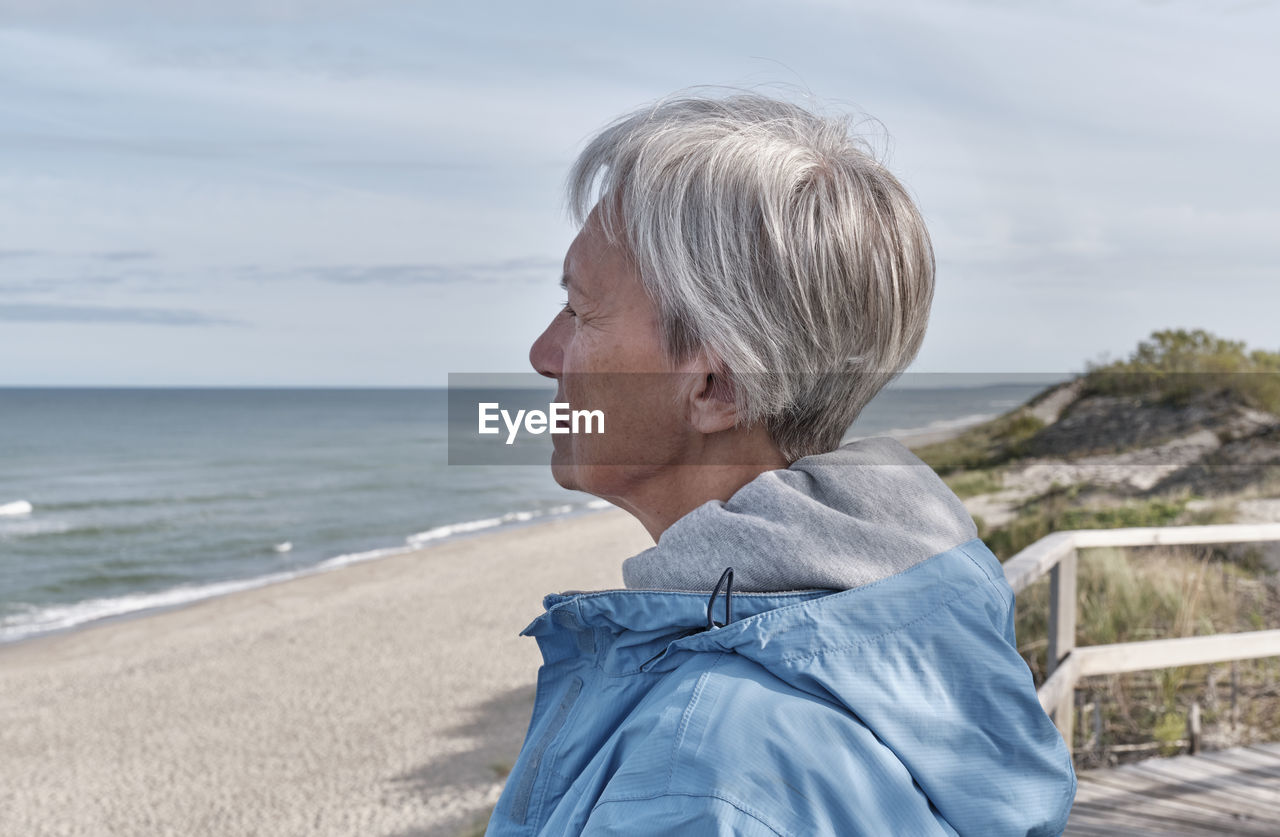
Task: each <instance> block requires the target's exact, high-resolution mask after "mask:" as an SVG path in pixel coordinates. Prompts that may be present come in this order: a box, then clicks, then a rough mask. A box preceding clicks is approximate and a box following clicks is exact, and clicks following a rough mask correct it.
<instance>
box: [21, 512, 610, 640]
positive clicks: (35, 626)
mask: <svg viewBox="0 0 1280 837" xmlns="http://www.w3.org/2000/svg"><path fill="white" fill-rule="evenodd" d="M610 505H612V504H611V503H609V502H607V501H605V500H592V501H589V502H587V503H586V504H585V507H586V508H588V509H600V508H607V507H609V506H610ZM579 508H580V507H578V506H574V505H572V504H565V505H560V506H552V507H550V508H547V509H540V510H534V511H515V512H509V513H507V514H504V515H501V516H499V517H486V518H482V519H480V520H469V521H463V522H461V523H451V524H448V525H445V526H437V527H435V528H433V529H428V530H426V531H425V532H418V533H417V534H414V535H410V536H409V537H408V538H406V539H405V545H404V546H392V547H385V548H383V549H370V550H366V551H363V552H351V553H347V554H344V555H336V556H334V557H332V558H329V559H327V560H325V561H322V562H320V563H319V564H317V565H315V566H313V567H309V568H304V569H298V570H291V571H288V572H278V573H270V574H268V575H262V576H257V577H255V578H247V579H239V580H234V581H219V582H212V583H209V584H188V585H181V586H179V587H173V588H170V589H168V590H161V591H158V592H155V593H134V594H128V595H124V596H114V597H111V598H97V599H87V600H85V601H81V602H75V603H74V604H65V605H46V606H43V607H37V606H34V605H26V606H24V607H23V609H22V610H21V611H19V612H17V613H11V614H9V615H7V616H3V617H0V643H3V642H13V641H15V640H20V639H27V638H29V637H33V636H37V635H39V634H44V633H49V632H50V631H58V630H64V629H67V628H74V627H76V626H78V625H83V624H85V623H86V622H93V621H95V620H98V619H106V618H110V617H115V616H126V615H130V614H136V613H140V612H142V611H147V610H154V609H156V608H164V607H174V606H177V605H184V604H190V603H192V602H197V601H201V600H203V599H210V598H213V597H215V596H222V595H225V594H227V593H236V592H239V591H241V590H252V589H254V588H256V587H265V586H266V585H268V584H275V583H276V582H279V581H288V580H289V579H293V578H299V577H301V576H306V575H312V574H315V573H318V572H327V571H329V570H335V569H338V568H340V567H345V566H349V565H351V564H356V563H360V562H363V561H372V560H375V559H378V558H386V557H389V556H392V555H403V554H405V553H408V552H413V551H415V550H417V549H418V548H420V547H421V546H423V545H424V544H427V543H431V542H434V541H438V540H441V539H444V538H449V537H453V536H457V535H463V534H468V533H471V532H479V531H483V530H485V529H492V528H495V527H498V526H503V525H510V524H515V523H524V522H526V521H529V520H533V519H536V518H540V517H552V516H562V515H566V514H571V513H573V512H574V511H576V510H578V509H579ZM32 522H34V521H32ZM286 545H288V546H289V547H290V548H292V544H291V543H290V542H288V541H285V542H284V543H281V544H277V545H276V546H275V547H274V548H275V549H276V550H277V551H281V552H283V551H285V550H281V549H280V547H282V546H286Z"/></svg>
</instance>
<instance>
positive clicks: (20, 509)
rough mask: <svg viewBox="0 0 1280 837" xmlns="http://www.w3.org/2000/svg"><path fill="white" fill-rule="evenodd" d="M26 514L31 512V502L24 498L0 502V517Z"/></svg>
mask: <svg viewBox="0 0 1280 837" xmlns="http://www.w3.org/2000/svg"><path fill="white" fill-rule="evenodd" d="M26 514H31V503H29V502H28V501H26V500H14V501H13V502H12V503H0V517H19V516H21V515H26Z"/></svg>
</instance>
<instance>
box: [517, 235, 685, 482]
mask: <svg viewBox="0 0 1280 837" xmlns="http://www.w3.org/2000/svg"><path fill="white" fill-rule="evenodd" d="M562 284H563V285H564V286H565V290H566V292H567V294H568V299H567V304H566V305H565V307H564V309H563V310H561V311H560V313H558V314H557V315H556V316H555V317H554V318H553V319H552V320H551V323H550V325H548V326H547V328H546V330H545V331H544V332H543V333H542V335H541V336H540V337H538V339H537V340H535V341H534V343H533V346H532V348H531V349H530V350H529V362H530V363H531V364H533V368H534V369H535V370H537V371H538V373H539V374H542V375H545V376H547V377H549V378H555V379H556V381H557V382H558V384H559V385H558V387H557V392H556V401H557V402H565V401H567V402H568V403H569V406H570V409H571V410H582V409H586V410H600V411H602V412H603V413H604V428H605V432H604V433H603V434H585V433H575V434H564V435H552V437H551V438H552V441H553V443H554V445H555V452H554V453H553V454H552V458H551V470H552V474H553V475H554V477H555V479H556V482H558V483H559V484H560V485H561V486H563V487H565V488H570V489H577V490H579V491H586V492H588V493H591V494H595V495H596V496H599V497H607V498H609V499H611V500H615V501H621V502H619V505H623V506H624V507H625V506H626V505H627V503H626V502H625V501H626V499H627V498H628V497H629V496H631V495H632V494H633V493H634V492H635V491H636V490H637V488H638V487H639V486H641V485H642V484H644V483H645V482H646V481H648V480H650V479H651V478H652V477H654V476H655V475H656V474H658V473H660V472H661V471H662V469H663V468H665V467H666V466H669V465H674V464H679V462H680V460H681V453H682V451H683V450H684V446H685V444H686V443H687V439H688V434H689V429H690V428H689V425H688V422H687V420H686V419H687V416H686V415H685V414H684V409H685V408H684V407H683V405H682V404H681V397H680V393H681V391H682V387H681V383H682V381H683V379H685V378H687V377H688V375H682V374H680V373H677V372H676V371H673V369H672V365H671V364H670V362H669V359H668V357H667V355H666V353H665V352H664V351H663V349H662V342H661V336H660V333H659V329H658V314H657V308H656V306H655V305H654V303H653V301H652V300H651V299H650V298H649V296H648V294H647V293H646V292H645V290H644V287H643V285H642V284H641V281H640V277H639V274H638V273H637V272H636V269H635V267H634V265H633V264H632V263H631V260H630V258H629V257H628V255H627V253H626V252H625V250H623V249H622V248H620V247H617V246H615V245H611V244H610V243H609V241H608V240H607V238H606V237H605V235H604V232H603V230H601V229H600V226H599V223H598V220H597V218H596V215H595V213H592V215H591V216H590V217H589V218H588V219H587V223H586V224H585V225H584V226H583V228H582V231H581V232H580V233H579V234H578V237H577V238H575V239H574V241H573V243H572V244H571V245H570V246H569V251H568V253H567V254H566V255H565V260H564V278H563V280H562Z"/></svg>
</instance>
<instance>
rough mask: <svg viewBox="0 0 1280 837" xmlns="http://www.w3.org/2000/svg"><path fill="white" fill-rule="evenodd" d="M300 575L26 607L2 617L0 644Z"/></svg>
mask: <svg viewBox="0 0 1280 837" xmlns="http://www.w3.org/2000/svg"><path fill="white" fill-rule="evenodd" d="M298 575H300V573H297V572H288V573H272V574H271V575H264V576H258V577H256V578H248V579H242V580H239V581H217V582H212V583H209V584H198V585H191V584H189V585H182V586H179V587H172V588H170V589H168V590H161V591H158V592H155V593H130V594H127V595H124V596H112V597H107V598H97V599H85V600H84V601H79V602H75V603H72V604H58V605H44V606H35V605H25V606H23V609H22V610H20V611H19V612H18V613H11V614H9V615H7V616H3V617H0V642H13V641H15V640H19V639H27V638H29V637H33V636H36V635H38V634H45V633H49V632H50V631H59V630H65V629H67V628H74V627H76V626H78V625H83V624H84V623H86V622H94V621H96V620H98V619H107V618H110V617H113V616H125V615H128V614H132V613H138V612H140V611H144V610H154V609H156V608H160V607H174V606H176V605H184V604H190V603H192V602H198V601H201V600H202V599H210V598H213V597H214V596H222V595H225V594H227V593H236V592H239V591H241V590H252V589H253V588H255V587H265V586H266V585H268V584H274V583H276V582H279V581H287V580H288V579H290V578H295V577H297V576H298Z"/></svg>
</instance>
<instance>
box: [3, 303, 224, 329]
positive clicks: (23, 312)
mask: <svg viewBox="0 0 1280 837" xmlns="http://www.w3.org/2000/svg"><path fill="white" fill-rule="evenodd" d="M0 321H6V322H16V323H132V324H134V325H167V326H211V325H243V323H242V322H240V321H239V320H232V319H228V318H226V317H218V316H214V315H211V314H205V313H203V312H200V311H191V310H185V309H181V308H134V307H111V306H105V305H57V304H50V303H40V302H13V303H0Z"/></svg>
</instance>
